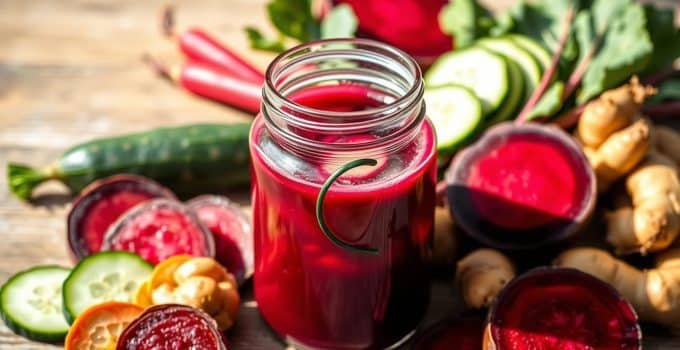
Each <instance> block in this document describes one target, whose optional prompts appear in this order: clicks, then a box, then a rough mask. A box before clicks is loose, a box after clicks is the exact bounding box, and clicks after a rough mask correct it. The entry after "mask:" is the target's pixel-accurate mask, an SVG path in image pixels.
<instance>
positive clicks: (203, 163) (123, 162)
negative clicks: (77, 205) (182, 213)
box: [57, 123, 250, 194]
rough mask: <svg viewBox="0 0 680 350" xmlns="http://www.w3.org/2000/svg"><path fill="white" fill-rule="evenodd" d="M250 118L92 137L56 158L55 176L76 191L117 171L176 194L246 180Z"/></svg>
mask: <svg viewBox="0 0 680 350" xmlns="http://www.w3.org/2000/svg"><path fill="white" fill-rule="evenodd" d="M249 131H250V123H239V124H194V125H187V126H181V127H175V128H158V129H153V130H151V131H148V132H142V133H134V134H128V135H122V136H118V137H112V138H104V139H98V140H93V141H90V142H86V143H82V144H79V145H76V146H74V147H72V148H70V149H68V150H67V151H66V152H64V153H63V154H62V156H61V157H60V159H59V160H58V165H57V173H58V175H57V178H58V179H60V180H61V181H62V182H64V183H65V184H66V185H67V186H68V187H69V188H70V189H71V190H72V191H74V192H78V191H80V190H82V189H83V188H84V187H85V186H87V185H88V184H90V183H91V182H92V181H94V180H97V179H100V178H104V177H107V176H110V175H114V174H119V173H131V174H138V175H142V176H146V177H149V178H152V179H154V180H156V181H158V182H160V183H162V184H163V185H165V186H168V187H170V188H172V189H173V190H175V191H176V192H178V193H180V194H192V193H197V192H201V191H204V190H211V191H216V190H220V189H226V188H230V187H235V186H239V185H246V184H248V183H249V177H250V176H249V175H250V165H249V164H250V155H249V152H248V137H249Z"/></svg>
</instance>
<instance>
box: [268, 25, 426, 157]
mask: <svg viewBox="0 0 680 350" xmlns="http://www.w3.org/2000/svg"><path fill="white" fill-rule="evenodd" d="M331 82H332V83H334V84H338V85H343V84H350V85H351V84H353V83H357V84H359V85H365V86H367V87H368V88H369V89H370V90H371V91H375V93H376V96H375V97H376V98H377V99H379V100H382V101H381V103H380V104H377V105H371V106H368V107H367V108H363V109H361V110H358V111H357V110H352V111H333V110H329V109H323V108H315V107H310V106H306V105H304V104H301V103H298V102H296V101H294V97H293V96H294V94H295V93H296V92H297V91H304V90H305V89H307V88H309V87H310V86H322V85H325V84H326V83H331ZM423 94H424V87H423V82H422V77H421V72H420V67H419V66H418V64H417V63H416V62H415V60H414V59H413V58H412V57H411V56H409V55H408V54H407V53H405V52H403V51H401V50H399V49H397V48H394V47H392V46H390V45H388V44H384V43H381V42H378V41H374V40H369V39H354V38H350V39H327V40H318V41H313V42H309V43H306V44H302V45H299V46H297V47H294V48H292V49H290V50H288V51H286V52H284V53H282V54H281V55H279V56H278V57H277V58H276V59H274V60H273V61H272V63H271V64H270V65H269V67H268V68H267V72H266V79H265V85H264V88H263V97H262V108H261V114H262V117H263V118H264V120H265V121H266V123H265V126H266V128H267V129H268V130H269V131H270V134H271V135H272V136H273V137H274V138H275V139H277V140H278V142H279V143H280V144H281V145H282V146H284V147H286V148H288V149H289V150H290V151H293V152H295V153H298V154H300V155H304V156H307V157H323V155H322V151H335V152H338V153H346V154H351V153H352V152H358V151H362V152H363V151H366V150H367V149H373V152H374V153H380V152H395V151H396V150H398V149H401V148H402V147H404V145H406V144H407V143H408V141H410V140H412V139H413V138H414V137H415V135H416V133H417V130H418V128H417V126H419V125H421V122H422V120H423V119H424V118H425V114H424V113H425V106H424V103H423ZM301 131H307V132H311V133H313V134H336V135H338V134H369V133H371V134H374V135H376V134H380V136H379V137H378V139H377V140H373V141H368V140H366V141H358V142H352V143H346V144H338V143H329V142H325V141H321V140H317V139H312V138H309V137H306V136H304V135H303V134H302V132H301Z"/></svg>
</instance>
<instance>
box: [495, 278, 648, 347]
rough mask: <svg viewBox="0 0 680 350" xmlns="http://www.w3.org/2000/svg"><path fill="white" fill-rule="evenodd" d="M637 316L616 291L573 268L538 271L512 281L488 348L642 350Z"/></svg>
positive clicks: (497, 305) (499, 307) (503, 295)
mask: <svg viewBox="0 0 680 350" xmlns="http://www.w3.org/2000/svg"><path fill="white" fill-rule="evenodd" d="M641 338H642V333H641V331H640V326H639V324H638V320H637V315H636V314H635V311H634V310H633V307H632V306H631V305H630V303H629V302H628V301H626V300H625V299H623V297H621V296H620V295H619V294H618V293H617V292H616V290H615V289H614V288H612V287H611V286H610V285H608V284H606V283H604V282H602V281H600V280H599V279H597V278H595V277H593V276H590V275H588V274H586V273H583V272H580V271H578V270H574V269H567V268H550V267H542V268H536V269H533V270H531V271H529V272H527V273H525V274H523V275H522V276H520V277H518V278H516V279H514V280H513V281H512V282H510V283H509V284H508V285H507V286H506V287H505V288H504V289H503V290H502V291H501V293H500V294H499V295H498V297H497V298H496V301H495V303H494V305H493V306H492V307H491V309H490V310H489V317H488V324H487V327H486V330H485V348H487V349H503V350H529V349H531V350H544V349H545V350H547V349H570V350H581V349H583V350H586V349H598V350H614V349H616V350H633V349H641V348H642V345H641Z"/></svg>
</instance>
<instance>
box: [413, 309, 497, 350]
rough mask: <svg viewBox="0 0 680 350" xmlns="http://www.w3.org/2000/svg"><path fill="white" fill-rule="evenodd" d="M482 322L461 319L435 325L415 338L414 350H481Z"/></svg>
mask: <svg viewBox="0 0 680 350" xmlns="http://www.w3.org/2000/svg"><path fill="white" fill-rule="evenodd" d="M483 335H484V320H482V319H481V318H473V317H470V318H462V319H451V320H445V321H442V322H439V323H437V324H435V325H434V326H432V327H430V328H428V329H427V330H425V331H424V332H423V333H422V334H420V335H419V336H417V338H416V339H415V341H414V346H413V349H414V350H450V349H458V350H481V349H482V337H483Z"/></svg>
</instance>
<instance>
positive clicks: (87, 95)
mask: <svg viewBox="0 0 680 350" xmlns="http://www.w3.org/2000/svg"><path fill="white" fill-rule="evenodd" d="M264 2H265V1H264V0H201V1H177V2H175V4H176V6H177V12H178V15H177V19H178V24H179V26H180V27H182V26H188V25H191V24H200V25H201V26H202V27H204V28H205V29H207V30H208V31H210V32H212V33H214V34H216V35H218V36H219V38H220V39H221V40H222V41H223V42H225V43H227V44H228V45H229V46H231V47H233V48H235V49H237V50H238V51H239V52H241V53H242V54H243V55H244V56H246V57H248V59H250V60H251V61H252V62H254V63H256V64H257V65H259V66H260V67H262V68H264V67H265V66H266V64H267V62H268V61H269V60H271V59H272V56H271V55H269V54H263V53H257V52H254V51H252V50H250V49H249V48H248V46H247V43H246V40H245V36H244V35H243V33H242V28H243V27H244V26H245V25H249V24H257V25H260V26H265V27H266V24H265V22H266V21H265V17H264V10H263V4H264ZM510 2H512V1H511V0H504V1H494V2H493V4H494V6H498V7H502V6H506V5H507V4H508V3H510ZM165 3H166V1H162V0H161V1H157V0H154V1H115V0H70V1H53V0H30V1H22V0H16V1H10V0H0V167H1V168H2V169H3V170H2V171H3V172H4V171H5V170H4V168H5V166H6V162H7V161H9V160H12V161H21V162H26V163H29V164H32V165H44V164H47V163H48V162H50V161H51V160H53V159H55V158H56V157H57V156H58V155H59V154H60V152H61V151H62V150H63V149H65V148H67V147H69V146H70V145H72V144H74V143H77V142H81V141H86V140H89V139H93V138H96V137H101V136H106V135H112V134H117V133H123V132H130V131H139V130H143V129H148V128H152V127H157V126H169V125H180V124H185V123H193V122H201V121H220V122H231V121H240V120H248V119H249V118H250V116H249V115H247V114H244V113H242V112H238V111H236V110H233V109H230V108H227V107H224V106H221V105H218V104H215V103H211V102H206V101H203V100H200V99H198V98H195V97H193V96H190V95H188V94H186V93H184V92H182V91H180V90H179V89H177V88H175V87H173V86H170V85H169V84H167V83H165V82H163V81H160V80H159V79H157V78H156V77H154V76H153V74H151V73H150V72H149V70H148V69H147V68H146V67H145V66H144V65H142V64H141V63H140V57H141V55H142V54H143V53H144V52H150V53H153V54H155V55H157V56H159V57H161V58H163V59H166V60H167V61H168V62H180V59H181V57H180V56H179V55H178V54H177V50H176V47H175V45H174V44H173V43H172V42H169V41H168V40H165V39H164V38H162V37H161V35H160V34H159V30H158V11H159V9H160V8H161V7H162V6H163V5H164V4H165ZM242 197H243V196H242ZM68 201H69V196H68V194H67V192H66V191H65V189H64V188H63V186H60V185H59V184H47V185H45V186H43V187H41V188H40V189H39V190H38V191H37V198H36V199H35V200H34V201H33V202H32V203H25V202H22V201H19V200H18V199H16V198H14V197H13V196H11V195H10V193H9V192H8V190H7V184H6V178H5V176H4V173H3V176H0V241H1V242H2V244H0V283H3V282H4V281H5V280H7V278H9V277H10V276H11V275H12V274H14V273H16V272H17V271H19V270H22V269H25V268H28V267H30V266H33V265H38V264H60V265H70V261H69V259H68V258H67V250H66V242H65V214H66V211H67V209H68ZM456 300H457V298H456V296H455V295H453V292H452V290H451V288H450V287H449V285H448V283H445V282H438V283H436V284H435V286H434V290H433V299H432V307H431V309H432V310H431V311H430V312H429V314H428V317H427V321H426V322H425V323H426V324H429V323H432V322H434V321H436V320H438V319H441V318H443V317H446V316H447V315H453V314H455V312H456V310H457V309H458V308H459V305H458V304H459V303H458V302H456ZM242 310H243V311H242V313H241V316H240V318H239V322H238V325H237V326H236V328H235V329H233V330H232V331H231V332H230V334H229V338H230V342H231V344H232V345H233V347H232V348H233V349H237V350H238V349H282V348H284V345H283V344H282V343H281V342H279V341H278V340H277V339H276V338H275V337H274V336H273V335H272V333H271V332H270V331H269V330H268V329H267V327H266V325H264V323H263V322H262V321H261V319H260V317H259V315H258V313H257V310H256V304H255V302H254V301H253V300H252V293H251V292H250V291H248V290H247V291H246V292H245V295H244V304H243V309H242ZM645 344H646V346H645V348H646V349H680V341H679V340H673V339H666V338H663V337H654V336H646V341H645ZM48 348H56V347H53V346H50V345H43V344H39V343H32V342H29V341H27V340H25V339H24V338H21V337H18V336H15V335H14V334H13V333H12V332H10V331H9V330H8V329H7V328H6V327H5V326H4V325H0V349H48Z"/></svg>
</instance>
